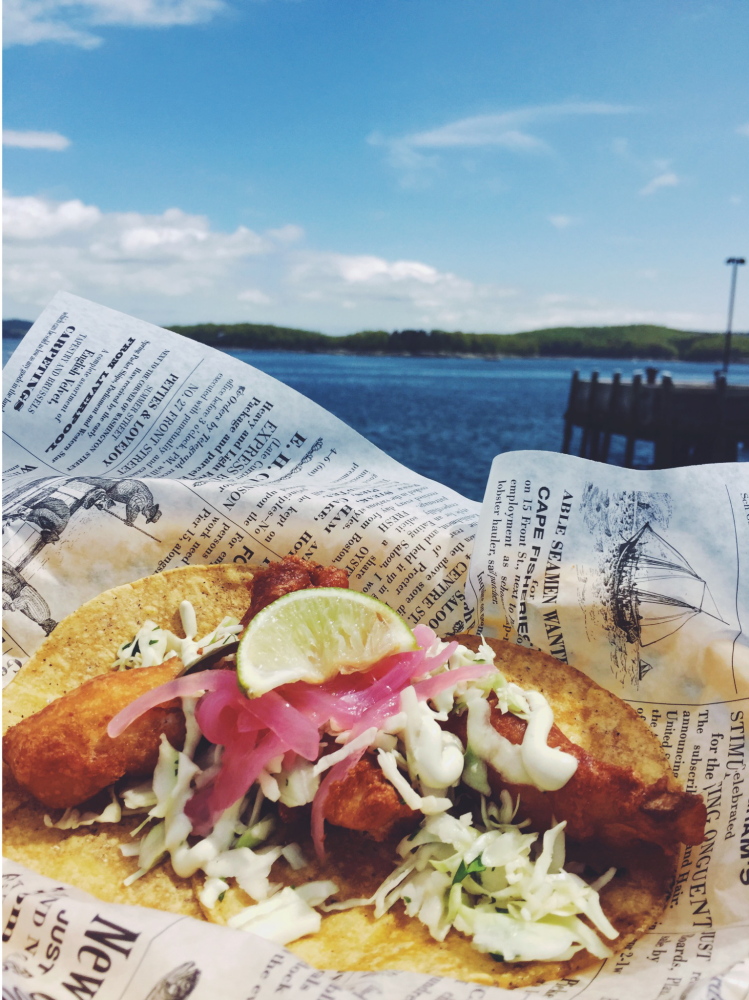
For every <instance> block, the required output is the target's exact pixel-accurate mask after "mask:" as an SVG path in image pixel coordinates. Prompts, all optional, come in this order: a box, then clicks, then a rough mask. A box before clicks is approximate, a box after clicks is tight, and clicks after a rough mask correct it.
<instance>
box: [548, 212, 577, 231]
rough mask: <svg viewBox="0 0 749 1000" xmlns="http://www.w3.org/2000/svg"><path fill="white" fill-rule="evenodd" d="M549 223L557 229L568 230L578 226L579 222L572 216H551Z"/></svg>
mask: <svg viewBox="0 0 749 1000" xmlns="http://www.w3.org/2000/svg"><path fill="white" fill-rule="evenodd" d="M548 221H549V222H550V223H551V224H552V226H554V228H555V229H568V228H569V227H570V226H575V225H577V222H578V220H577V219H576V218H574V217H573V216H572V215H550V216H548Z"/></svg>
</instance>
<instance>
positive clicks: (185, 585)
mask: <svg viewBox="0 0 749 1000" xmlns="http://www.w3.org/2000/svg"><path fill="white" fill-rule="evenodd" d="M251 579H252V573H251V571H249V570H247V569H245V568H243V567H239V566H235V565H227V566H190V567H184V568H181V569H176V570H169V571H167V572H164V573H161V574H158V575H154V576H150V577H146V578H144V579H142V580H138V581H136V582H135V583H132V584H128V585H125V586H122V587H117V588H115V589H113V590H110V591H106V592H105V593H104V594H101V595H100V596H99V597H97V598H94V599H93V600H91V601H89V602H87V603H86V604H84V605H83V606H82V607H81V608H80V609H79V610H78V611H76V612H74V613H73V614H72V615H70V616H69V617H68V618H66V619H65V620H64V621H62V622H61V623H60V624H59V625H58V626H57V628H56V629H55V630H54V631H53V632H52V633H51V634H50V635H49V636H48V637H47V638H46V639H45V640H44V642H43V643H42V644H41V646H40V647H39V650H38V651H37V652H36V653H35V654H34V656H33V657H32V658H31V659H30V660H29V662H28V663H27V664H26V665H25V666H24V667H23V668H22V670H21V671H20V673H19V675H18V677H17V678H16V679H15V680H14V681H13V683H12V684H11V685H10V687H9V688H8V689H7V691H6V697H5V699H4V707H3V713H4V718H3V731H5V730H6V729H7V728H8V727H9V726H10V725H13V724H14V723H16V722H18V721H20V720H21V719H22V718H25V717H26V716H28V715H30V714H33V713H34V712H36V711H39V710H40V709H41V708H43V707H44V706H45V705H47V704H48V703H49V702H51V701H53V700H54V699H56V698H58V697H60V696H61V695H62V694H65V693H66V692H68V691H70V690H72V689H73V688H75V687H76V686H78V685H79V684H81V683H82V682H83V681H85V680H87V679H89V678H90V677H93V676H96V675H98V674H101V673H105V672H106V671H108V670H111V669H112V662H113V659H114V655H115V652H116V649H117V648H118V646H119V645H120V644H121V643H122V642H124V641H126V640H127V639H129V638H130V637H131V636H132V635H133V634H134V633H135V632H136V631H137V629H138V627H139V626H140V625H141V624H142V622H143V621H144V620H145V619H146V618H150V619H152V620H153V621H155V622H157V623H158V624H159V625H162V626H163V627H166V628H170V629H172V630H173V631H175V632H177V633H181V623H180V618H179V611H178V607H179V602H180V601H181V600H185V599H187V600H190V601H191V602H192V603H193V605H194V606H195V609H196V613H197V620H198V628H199V631H200V632H201V633H203V634H204V633H205V632H207V631H209V630H210V629H211V628H212V627H214V626H215V625H216V624H218V622H219V621H220V620H221V618H223V617H224V615H227V614H233V615H235V616H236V617H241V616H242V614H243V613H244V611H245V610H246V609H247V607H248V606H249V602H250V596H251V593H250V590H249V589H248V585H249V584H251ZM460 639H461V641H463V642H465V643H466V644H467V645H471V646H473V647H474V648H475V647H476V645H477V643H478V640H477V639H476V637H473V636H461V637H460ZM492 645H493V647H494V649H495V651H496V652H497V654H498V655H497V663H498V666H499V667H500V669H502V670H503V672H504V673H505V674H506V676H507V677H508V678H509V679H511V680H515V681H516V682H517V683H519V684H521V685H522V686H525V687H529V688H535V689H536V690H540V691H541V692H542V693H543V694H544V695H545V696H546V697H547V698H548V700H549V701H550V703H551V704H552V707H553V708H554V711H555V721H556V723H557V724H558V725H559V727H560V728H561V729H562V730H563V732H565V733H566V735H567V736H568V737H569V738H570V739H571V740H573V741H574V742H575V743H577V744H579V745H580V746H582V747H583V748H584V749H586V750H588V751H589V752H591V753H594V754H596V755H597V756H599V757H601V758H603V759H604V760H607V761H611V762H612V763H619V764H622V763H629V764H631V765H632V766H634V767H635V768H636V769H637V770H638V772H639V773H640V775H641V776H642V777H643V778H645V779H647V780H648V781H654V780H657V778H659V777H660V776H661V775H663V774H667V773H668V771H669V765H668V761H667V759H666V757H665V755H664V753H663V751H662V749H661V747H660V745H659V744H658V742H657V740H656V738H655V737H654V736H653V734H652V733H651V732H650V730H649V729H648V728H647V727H646V726H645V725H644V723H642V721H641V720H640V719H639V718H638V717H637V715H636V713H635V712H633V711H632V710H631V709H630V708H629V706H627V705H625V704H624V703H623V702H622V701H620V700H619V699H618V698H616V697H615V696H614V695H612V694H610V693H609V692H607V691H604V690H603V689H602V688H600V687H599V686H598V685H597V684H595V683H594V682H593V681H591V680H589V679H588V678H587V677H585V676H584V675H583V674H581V673H579V672H578V671H577V670H575V669H574V668H572V667H569V666H568V665H566V664H563V663H560V662H559V661H558V660H555V659H553V658H552V657H550V656H546V655H545V654H542V653H537V652H535V651H530V650H526V649H522V648H520V647H516V646H513V645H511V644H509V643H503V642H495V643H492ZM3 782H4V789H5V795H4V802H3V827H4V838H5V846H4V853H5V854H6V855H7V856H8V857H10V858H11V859H13V860H15V861H19V862H21V863H22V864H24V865H26V866H27V867H29V868H31V869H34V870H35V871H38V872H40V873H41V874H42V875H46V876H48V877H50V878H53V879H58V880H61V881H64V882H68V883H71V884H74V885H77V886H79V887H80V888H82V889H85V890H86V891H88V892H90V893H92V894H93V895H95V896H97V897H99V898H100V899H102V900H105V901H111V902H117V903H130V904H133V905H140V906H151V907H155V908H157V909H162V910H168V911H171V912H174V913H180V914H185V915H188V916H193V917H200V916H201V915H202V916H204V917H207V918H208V919H211V920H212V921H215V922H217V923H225V921H226V920H227V919H228V918H229V917H230V916H231V915H232V913H233V912H236V911H237V909H239V908H240V907H241V906H243V905H247V903H248V902H250V900H249V899H248V898H247V897H246V896H245V895H244V893H243V892H242V891H241V890H239V889H235V888H232V889H230V890H229V891H227V892H226V894H225V897H224V900H223V902H222V903H220V904H218V905H217V907H215V908H214V909H213V910H211V911H207V912H206V913H204V914H202V913H201V907H200V905H199V904H198V902H197V890H198V889H199V887H200V885H201V884H202V876H200V875H198V876H195V877H194V878H193V879H192V880H190V879H179V878H177V877H176V876H174V874H173V873H172V870H171V867H170V865H169V864H168V863H166V864H163V865H161V866H160V867H159V868H157V869H155V870H153V871H151V872H149V873H148V874H147V875H146V876H144V877H143V878H141V879H139V880H138V881H136V882H135V883H134V884H133V885H132V886H130V887H125V886H123V885H122V881H123V879H124V878H125V877H127V875H130V874H132V872H133V871H134V868H135V862H134V859H132V858H123V857H122V855H121V852H120V851H119V845H120V844H121V843H132V840H131V838H130V830H132V829H134V828H135V826H136V825H137V824H138V822H139V819H140V818H139V817H134V818H131V819H128V820H125V821H123V823H121V824H118V825H109V824H95V825H94V826H92V827H86V828H83V829H79V830H77V831H73V832H72V833H70V832H64V831H59V830H55V829H49V828H47V827H45V825H44V814H45V812H48V810H47V809H45V807H43V806H41V805H39V804H38V803H36V802H35V801H34V800H33V799H32V798H31V797H30V796H29V795H28V793H26V792H25V791H24V790H22V789H21V788H20V787H19V786H18V785H17V783H16V782H15V780H14V778H13V776H12V775H11V774H10V772H9V770H8V769H7V767H5V766H4V772H3ZM286 839H296V838H293V837H287V838H286ZM327 842H328V845H329V847H330V851H329V857H328V860H327V861H326V862H325V863H324V864H321V863H320V862H318V861H316V860H315V861H312V862H311V864H310V866H309V867H308V868H306V869H304V870H302V871H301V872H292V871H291V870H290V869H289V868H288V866H286V865H285V863H284V862H281V861H280V862H278V863H277V864H276V866H275V867H274V871H273V874H272V878H273V879H274V881H276V880H282V881H284V882H285V884H289V885H295V884H300V883H301V882H306V881H310V880H312V879H317V878H332V879H333V880H334V881H336V882H337V884H338V886H339V889H340V893H339V895H340V898H350V897H362V896H369V895H371V893H372V892H373V891H374V889H375V888H376V887H377V885H378V884H379V883H380V881H381V880H382V879H383V878H384V877H385V876H386V875H387V874H389V873H390V871H391V870H392V868H393V865H394V855H393V844H392V843H390V844H389V843H385V844H373V842H372V841H370V840H369V839H368V838H366V837H365V836H364V835H362V834H356V833H352V832H351V831H347V830H340V829H336V828H334V827H330V826H329V827H328V841H327ZM302 846H303V849H304V850H305V854H306V856H307V858H308V859H311V858H313V857H314V854H313V852H312V849H311V845H310V844H309V843H304V842H303V843H302ZM568 853H569V856H570V857H574V845H570V850H569V852H568ZM577 860H583V859H580V858H578V859H577ZM611 861H612V862H613V863H614V864H616V865H617V866H618V867H619V869H620V870H619V872H618V874H617V876H616V878H615V879H614V880H613V881H612V882H611V883H609V885H608V886H606V887H605V888H604V890H603V891H602V893H601V898H602V902H603V905H604V909H605V910H606V912H607V915H608V916H609V918H610V919H611V920H612V922H613V923H614V924H615V926H616V927H617V929H618V930H619V931H620V938H619V939H618V940H617V941H616V942H615V945H614V947H615V948H616V949H617V950H621V949H622V948H624V947H626V946H627V945H629V944H630V943H631V942H632V941H633V940H635V939H636V938H637V937H639V936H640V935H641V934H642V933H644V931H645V930H647V929H648V928H649V927H650V926H651V925H652V924H653V922H654V921H655V920H656V919H657V918H658V916H659V915H660V914H661V912H662V911H663V909H664V907H665V904H666V901H667V898H668V893H669V889H670V884H671V880H672V877H673V866H674V860H673V858H670V857H668V856H666V855H665V854H664V852H662V851H661V850H660V849H658V848H656V847H652V848H648V847H644V846H643V847H642V848H638V849H637V851H636V852H634V853H633V854H632V855H631V856H630V857H624V856H623V855H622V854H621V852H620V853H619V855H618V856H617V857H616V858H612V859H611ZM290 950H292V951H293V952H295V953H296V954H297V955H298V956H299V957H300V958H302V959H304V960H305V961H307V962H309V963H310V964H311V965H313V966H316V967H319V968H325V969H337V970H341V971H344V970H358V969H362V970H363V969H368V970H372V971H375V970H381V969H406V970H410V971H414V972H428V973H429V974H431V975H440V976H445V977H449V978H453V979H461V980H465V981H469V982H475V983H477V984H481V985H493V986H503V987H520V986H530V985H532V984H533V983H538V982H543V981H546V980H549V979H558V978H562V977H567V976H570V975H572V974H573V973H575V972H577V971H579V970H580V969H581V968H583V967H585V966H586V965H590V964H592V963H593V962H594V960H592V959H591V957H590V956H589V955H588V954H587V953H586V952H582V953H579V954H578V955H576V956H575V957H574V958H573V959H571V960H570V961H567V962H522V963H503V962H498V961H495V960H494V959H493V958H491V956H488V955H482V954H480V953H479V952H477V951H476V950H474V949H473V948H472V947H471V945H470V942H469V941H468V940H467V939H465V938H463V937H462V936H461V935H459V934H457V933H456V932H451V933H450V934H449V935H448V938H447V939H446V941H445V942H443V943H439V942H436V941H434V940H433V939H432V938H431V937H430V935H429V933H428V931H427V929H426V927H424V926H423V925H422V924H421V923H420V922H419V921H417V920H411V919H409V918H407V917H405V915H404V914H403V913H402V912H400V911H399V910H398V909H397V908H396V909H395V910H394V911H392V912H390V913H388V914H386V915H385V916H384V917H383V918H381V919H380V920H377V921H375V920H374V919H373V918H372V916H371V908H358V909H355V910H349V911H344V912H340V913H333V914H329V915H327V916H324V917H323V921H322V927H321V930H320V932H319V933H318V934H315V935H312V936H310V937H307V938H303V939H300V940H299V941H297V942H295V943H293V944H292V945H291V946H290Z"/></svg>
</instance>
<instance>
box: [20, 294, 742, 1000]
mask: <svg viewBox="0 0 749 1000" xmlns="http://www.w3.org/2000/svg"><path fill="white" fill-rule="evenodd" d="M4 384H5V396H4V402H3V413H4V430H3V441H4V448H5V455H4V468H5V506H4V511H3V608H4V611H5V616H4V625H3V650H4V660H3V682H4V684H5V683H9V682H10V681H12V678H13V676H14V675H15V672H16V671H17V669H18V668H19V666H20V664H21V663H22V662H23V660H24V659H25V658H26V657H27V656H28V655H30V654H31V653H32V652H33V651H34V649H35V648H36V647H37V646H38V645H39V643H40V642H41V640H42V639H43V638H44V636H45V635H46V634H48V633H49V632H50V631H51V630H52V629H53V628H54V627H55V625H56V623H57V622H58V621H59V620H60V619H61V618H62V617H64V616H65V615H66V614H68V613H70V612H71V611H73V610H74V609H75V608H76V607H78V605H80V604H81V603H82V602H83V601H84V600H87V599H88V598H90V597H92V596H94V595H95V594H97V593H99V592H100V591H102V590H104V589H106V588H108V587H111V586H115V585H117V584H119V583H123V582H125V581H128V580H132V579H135V578H137V577H139V576H143V575H145V574H147V573H152V572H159V571H161V570H163V569H166V568H167V567H174V566H182V565H188V564H191V563H219V562H226V561H234V562H246V563H251V564H254V565H258V564H262V563H263V562H264V561H266V560H272V559H275V558H279V557H281V556H283V555H285V554H287V553H289V552H296V553H299V554H301V555H309V556H312V557H314V558H315V559H316V560H318V561H320V562H324V563H332V564H334V565H337V566H341V567H343V568H345V569H347V570H348V571H349V574H350V576H351V580H352V584H353V586H354V587H355V588H356V589H359V590H363V591H365V592H367V593H370V594H373V595H374V596H377V597H379V598H381V599H382V600H384V601H386V602H387V603H388V604H390V605H391V606H392V607H394V608H396V609H397V610H398V611H399V612H400V613H401V614H402V615H404V616H405V617H406V619H407V620H409V621H410V622H411V623H412V624H414V623H416V622H418V621H424V622H426V623H428V624H429V625H431V626H432V627H433V628H435V629H436V630H437V631H439V632H440V633H441V634H448V633H450V632H454V631H461V630H463V631H483V632H485V633H486V634H487V635H492V636H495V637H501V638H504V639H507V640H508V641H510V642H518V643H522V644H527V645H533V646H536V647H538V648H540V649H543V650H545V651H547V652H550V653H551V654H552V655H554V656H555V657H557V658H558V659H560V660H563V661H567V662H570V663H572V664H574V665H575V666H577V667H578V668H579V669H582V670H584V671H585V672H587V673H589V674H590V675H591V676H592V677H593V678H594V679H595V680H596V681H598V682H599V683H600V684H602V685H603V686H605V687H607V688H609V689H610V690H612V691H614V692H615V693H616V694H618V695H619V696H620V697H622V698H623V699H625V700H626V701H628V702H629V703H630V704H632V705H633V707H634V708H635V710H636V711H637V712H638V713H639V714H640V715H641V716H642V717H643V719H644V720H645V721H646V722H647V724H648V725H650V726H651V727H652V728H653V731H654V732H655V733H656V734H657V736H658V737H659V739H660V740H661V743H662V744H663V746H664V748H665V750H666V752H667V754H668V756H669V759H670V761H671V764H672V766H673V768H674V771H675V772H676V773H677V774H678V776H679V777H680V778H681V779H682V781H683V782H684V784H685V786H686V787H687V788H688V789H690V790H693V791H698V792H700V793H701V794H702V795H703V796H704V797H705V800H706V802H707V806H708V827H707V836H706V840H705V842H704V843H703V844H702V845H700V846H699V847H692V848H686V849H685V850H684V851H683V853H682V856H681V857H680V860H679V867H678V872H677V878H676V884H675V886H674V890H673V894H672V898H671V901H670V904H669V907H668V910H667V912H666V914H665V916H664V919H663V920H662V921H661V922H660V923H659V924H658V925H657V926H655V927H654V928H653V929H652V930H651V931H650V932H649V933H648V934H646V935H645V936H644V937H643V938H642V940H641V941H639V942H638V943H637V944H636V945H635V946H634V947H633V948H631V949H629V950H628V951H626V952H624V953H623V954H621V955H619V956H617V957H615V958H613V959H610V960H608V961H607V962H603V963H601V964H600V965H599V966H598V967H597V968H594V969H593V970H592V971H591V972H589V973H587V974H584V975H578V976H576V977H575V978H571V979H569V980H562V981H558V982H554V983H547V984H544V985H542V986H538V987H534V988H532V989H529V990H522V991H519V992H516V993H515V994H514V995H515V996H516V997H517V996H518V995H527V996H543V997H565V998H573V997H578V996H584V997H585V998H586V1000H628V998H630V997H632V996H637V997H638V998H639V997H641V998H642V1000H651V998H652V1000H661V998H663V1000H677V998H679V1000H682V998H684V1000H686V998H688V1000H708V998H718V997H721V998H723V1000H739V998H743V997H746V995H747V993H748V992H749V944H748V942H749V814H748V807H749V795H748V794H747V787H748V785H749V776H748V775H747V769H746V763H747V744H746V724H747V718H748V717H749V712H748V710H749V697H748V696H749V641H748V639H747V635H746V634H745V632H744V631H743V628H745V627H746V623H747V621H749V466H742V465H730V466H729V465H723V466H711V467H706V466H703V467H696V468H690V469H677V470H669V471H663V472H647V473H645V472H632V471H629V470H623V469H616V468H612V467H610V466H605V465H599V464H595V463H591V462H586V461H583V460H581V459H575V458H570V457H567V456H557V455H553V454H547V453H539V452H535V453H534V452H516V453H510V454H505V455H502V456H500V457H498V458H497V459H495V461H494V464H493V466H492V471H491V474H490V478H489V482H488V484H487V490H486V496H485V499H484V503H483V504H482V505H481V506H479V505H478V504H475V503H472V502H471V501H469V500H466V499H465V498H463V497H461V496H460V495H459V494H457V493H455V492H453V491H451V490H449V489H447V488H446V487H444V486H441V485H440V484H438V483H435V482H433V481H431V480H428V479H425V478H423V477H421V476H419V475H417V474H415V473H413V472H411V471H409V470H408V469H406V468H404V467H403V466H401V465H399V464H398V463H397V462H395V461H393V460H392V459H391V458H389V457H388V456H387V455H386V454H385V453H384V452H382V451H381V450H379V449H378V448H376V447H374V446H373V445H372V444H370V443H369V442H368V441H366V440H365V439H364V438H362V437H361V436H360V435H358V434H357V433H355V432H354V431H353V430H351V429H350V428H349V427H347V426H345V425H344V424H343V423H342V422H341V421H339V420H337V419H336V418H335V417H333V416H332V415H331V414H329V413H327V412H326V411H325V410H323V409H322V408H321V407H319V406H317V405H316V404H314V403H312V402H311V401H309V400H307V399H305V398H304V397H303V396H301V395H300V394H298V393H296V392H295V391H293V390H292V389H289V388H288V387H286V386H284V385H282V384H281V383H279V382H277V381H276V380H274V379H272V378H270V377H269V376H267V375H265V374H263V373H262V372H260V371H257V370H255V369H254V368H252V367H250V366H248V365H244V364H242V363H240V362H237V361H234V360H233V359H231V358H228V357H226V356H224V355H222V354H219V353H218V352H216V351H213V350H211V349H210V348H206V347H203V346H201V345H198V344H194V343H192V342H190V341H188V340H185V339H184V338H181V337H178V336H176V335H175V334H172V333H170V332H168V331H165V330H161V329H159V328H158V327H154V326H151V325H149V324H147V323H143V322H141V321H139V320H135V319H133V318H131V317H128V316H124V315H122V314H120V313H116V312H113V311H112V310H109V309H106V308H104V307H101V306H97V305H94V304H93V303H90V302H87V301H85V300H83V299H79V298H77V297H75V296H72V295H69V294H60V295H58V296H56V298H55V299H54V300H53V302H52V303H51V304H50V305H49V306H48V307H47V309H46V310H45V311H44V313H43V314H42V316H41V317H40V318H39V320H38V321H37V323H36V324H35V325H34V327H33V328H32V330H31V331H30V332H29V334H28V335H27V336H26V338H25V339H24V341H23V342H22V344H21V346H20V347H19V349H18V350H17V351H16V353H15V354H14V356H13V358H12V359H11V361H10V362H9V363H8V366H7V367H6V370H5V372H4ZM441 402H442V403H444V401H441ZM395 403H397V401H390V403H389V404H388V405H394V404H395ZM383 405H385V404H383ZM466 460H467V461H469V460H470V458H469V457H467V459H466ZM102 539H105V540H106V544H104V545H103V544H102ZM3 947H4V952H3V954H4V969H5V977H4V978H5V987H4V991H3V996H4V997H7V998H13V1000H26V998H39V1000H43V998H62V997H64V998H70V997H79V998H88V997H97V1000H108V998H109V997H112V998H114V997H117V998H123V1000H140V998H144V1000H159V998H161V997H164V998H166V997H180V998H187V997H188V996H191V997H193V998H195V1000H198V998H200V997H206V998H208V997H215V996H221V997H222V998H226V1000H232V998H234V997H236V998H238V1000H240V998H241V1000H244V998H247V1000H249V998H250V997H253V998H264V997H270V996H271V995H273V996H275V995H278V994H286V995H289V996H297V995H299V996H308V997H310V1000H313V998H323V997H341V998H346V997H368V998H369V997H387V998H393V1000H407V998H414V1000H415V998H416V997H433V998H437V997H439V998H442V1000H448V998H455V1000H480V998H486V1000H490V998H493V997H500V996H506V995H509V994H507V993H506V991H502V990H496V989H492V988H487V987H484V986H477V985H475V984H474V985H468V984H462V983H454V982H452V981H450V982H448V981H446V980H441V979H437V978H431V979H430V978H429V977H425V976H420V975H414V974H409V973H345V974H340V973H336V972H335V971H331V972H327V973H325V972H318V971H316V970H312V969H310V968H308V967H306V966H305V965H304V964H303V963H301V962H300V961H299V960H297V959H296V958H295V957H294V956H292V955H291V954H289V953H288V952H286V951H284V950H283V949H279V948H278V947H277V946H275V945H273V944H270V943H269V942H265V941H262V940H260V939H257V938H253V940H252V946H251V948H248V947H247V935H246V934H244V933H242V932H234V931H230V930H227V929H225V928H220V927H217V926H214V925H208V924H205V923H201V922H198V921H192V920H190V919H189V918H177V917H175V916H174V915H171V914H166V913H161V912H158V911H152V910H144V909H139V908H133V907H118V906H112V905H110V904H104V903H101V902H99V901H97V900H95V899H93V897H90V896H87V895H86V894H85V893H83V892H81V891H80V890H77V889H75V888H71V887H69V886H61V885H58V884H56V883H55V882H52V881H50V880H49V879H44V878H42V877H41V876H39V875H36V874H34V873H31V872H28V871H26V870H25V869H23V868H22V867H21V866H19V865H18V864H16V863H14V862H12V861H6V862H5V868H4V916H3Z"/></svg>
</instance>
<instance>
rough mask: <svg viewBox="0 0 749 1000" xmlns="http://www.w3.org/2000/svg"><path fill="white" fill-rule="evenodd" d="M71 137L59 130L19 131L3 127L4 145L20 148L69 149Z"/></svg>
mask: <svg viewBox="0 0 749 1000" xmlns="http://www.w3.org/2000/svg"><path fill="white" fill-rule="evenodd" d="M69 145H70V139H68V138H67V136H64V135H60V133H59V132H30V131H26V132H19V131H16V130H15V129H9V128H6V129H3V146H15V147H17V148H18V149H50V150H54V151H59V150H63V149H67V148H68V146H69Z"/></svg>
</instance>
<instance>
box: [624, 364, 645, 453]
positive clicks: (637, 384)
mask: <svg viewBox="0 0 749 1000" xmlns="http://www.w3.org/2000/svg"><path fill="white" fill-rule="evenodd" d="M641 396H642V373H641V372H635V374H634V375H633V376H632V392H631V393H630V397H629V414H628V419H627V424H628V427H627V443H626V445H625V448H624V468H625V469H631V468H632V464H633V462H634V458H635V442H636V441H637V425H638V423H639V418H640V398H641Z"/></svg>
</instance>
